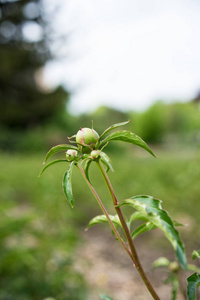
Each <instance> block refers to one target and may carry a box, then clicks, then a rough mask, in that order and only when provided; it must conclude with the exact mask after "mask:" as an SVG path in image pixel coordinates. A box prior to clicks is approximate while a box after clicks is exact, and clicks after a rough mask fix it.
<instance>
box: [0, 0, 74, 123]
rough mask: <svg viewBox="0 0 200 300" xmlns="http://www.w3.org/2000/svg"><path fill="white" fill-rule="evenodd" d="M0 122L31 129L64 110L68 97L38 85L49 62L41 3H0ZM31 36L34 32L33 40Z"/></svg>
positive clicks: (65, 94)
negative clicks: (35, 34) (43, 69)
mask: <svg viewBox="0 0 200 300" xmlns="http://www.w3.org/2000/svg"><path fill="white" fill-rule="evenodd" d="M0 3H1V7H0V60H1V65H0V95H1V101H0V122H1V125H4V126H6V127H11V128H15V129H16V127H18V128H20V129H24V128H30V127H35V126H37V125H38V124H42V123H44V121H46V120H47V119H49V118H50V117H52V116H54V115H56V114H57V113H59V112H61V111H62V110H63V109H65V105H66V101H67V100H68V93H67V92H66V91H65V90H64V89H63V88H62V87H58V88H57V89H56V90H54V91H51V92H50V91H47V89H45V88H44V86H43V85H42V67H43V66H44V65H45V63H46V62H47V61H48V60H50V59H52V55H51V53H50V47H49V44H50V41H49V39H50V36H49V32H50V31H49V32H48V26H49V25H48V22H47V19H48V18H47V15H45V14H44V9H43V7H42V1H38V0H32V1H30V0H23V1H9V0H6V1H0ZM32 32H37V33H38V35H37V36H35V37H34V35H33V34H32Z"/></svg>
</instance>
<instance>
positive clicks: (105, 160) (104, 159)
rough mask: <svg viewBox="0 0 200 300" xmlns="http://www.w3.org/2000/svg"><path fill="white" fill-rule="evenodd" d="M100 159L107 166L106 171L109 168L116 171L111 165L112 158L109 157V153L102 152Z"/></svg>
mask: <svg viewBox="0 0 200 300" xmlns="http://www.w3.org/2000/svg"><path fill="white" fill-rule="evenodd" d="M100 159H101V161H102V162H103V163H104V165H105V166H106V167H107V170H106V172H108V171H109V170H111V171H112V172H114V170H113V167H112V165H111V161H110V158H109V157H108V155H107V154H106V153H105V152H101V154H100Z"/></svg>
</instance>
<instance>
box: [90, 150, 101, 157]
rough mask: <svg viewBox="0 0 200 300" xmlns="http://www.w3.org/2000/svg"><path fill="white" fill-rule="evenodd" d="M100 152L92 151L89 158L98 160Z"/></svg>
mask: <svg viewBox="0 0 200 300" xmlns="http://www.w3.org/2000/svg"><path fill="white" fill-rule="evenodd" d="M100 153H101V151H99V150H92V152H91V153H90V156H91V158H94V159H95V158H98V157H99V156H100Z"/></svg>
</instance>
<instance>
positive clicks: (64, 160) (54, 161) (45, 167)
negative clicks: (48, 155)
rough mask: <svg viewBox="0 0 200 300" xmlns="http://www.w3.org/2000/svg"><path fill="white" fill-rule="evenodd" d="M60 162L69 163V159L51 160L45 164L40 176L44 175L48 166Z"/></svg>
mask: <svg viewBox="0 0 200 300" xmlns="http://www.w3.org/2000/svg"><path fill="white" fill-rule="evenodd" d="M59 162H67V163H68V161H67V160H66V159H56V160H53V161H51V162H50V163H48V164H47V165H45V166H44V167H43V169H42V171H41V172H40V174H39V176H38V177H40V176H41V175H42V173H43V172H44V171H45V170H46V169H47V168H48V167H50V166H52V165H54V164H57V163H59Z"/></svg>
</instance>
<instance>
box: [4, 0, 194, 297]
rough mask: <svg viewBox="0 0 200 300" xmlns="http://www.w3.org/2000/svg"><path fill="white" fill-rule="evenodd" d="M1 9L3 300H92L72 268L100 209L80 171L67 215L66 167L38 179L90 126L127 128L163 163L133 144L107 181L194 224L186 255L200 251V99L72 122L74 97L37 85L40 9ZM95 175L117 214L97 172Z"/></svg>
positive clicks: (112, 150)
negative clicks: (35, 31) (57, 149)
mask: <svg viewBox="0 0 200 300" xmlns="http://www.w3.org/2000/svg"><path fill="white" fill-rule="evenodd" d="M0 4H1V7H0V9H1V10H0V12H1V14H0V62H1V63H0V170H1V172H0V209H1V222H0V229H1V235H0V243H1V245H0V300H11V299H20V300H37V299H38V300H39V299H45V298H47V297H54V298H55V299H58V300H73V299H74V300H79V299H80V300H81V299H83V300H84V299H87V289H88V284H87V282H86V280H85V278H84V276H83V274H81V273H80V272H79V271H78V270H77V269H75V268H74V262H75V260H76V249H78V248H79V247H81V242H82V238H80V235H81V232H82V231H83V230H84V228H85V227H86V225H87V223H88V221H89V220H90V218H92V217H93V216H95V215H96V214H99V213H100V211H99V208H98V205H97V204H96V203H95V201H94V199H93V196H92V195H91V194H90V191H89V190H87V188H86V185H85V183H84V182H83V180H82V178H81V177H80V175H79V174H78V173H76V172H75V174H74V177H73V187H74V196H75V208H74V209H71V208H70V207H69V205H68V203H67V202H66V200H65V197H64V194H63V192H62V186H61V182H62V176H63V173H64V171H65V166H62V165H57V166H53V167H52V168H51V169H49V171H48V172H46V173H44V175H43V176H42V177H41V178H38V174H39V172H40V170H41V167H42V162H43V160H44V156H45V153H46V152H47V151H48V150H49V148H50V147H52V146H54V145H56V144H62V143H67V137H68V136H71V135H73V134H75V133H76V132H77V130H79V128H80V127H91V124H92V120H93V123H94V129H95V130H96V131H98V132H99V133H101V132H103V131H104V129H105V128H106V127H108V126H110V125H112V124H114V123H118V122H122V121H126V120H128V119H130V123H129V124H128V125H127V126H126V129H129V130H131V131H133V132H135V133H136V134H138V135H140V136H141V137H142V138H143V139H144V140H145V141H146V142H147V143H148V144H149V146H150V147H151V148H152V150H153V151H154V152H155V154H156V155H157V156H158V158H157V159H154V158H153V157H150V155H149V154H148V153H145V151H144V150H142V149H141V150H140V149H139V148H137V147H133V146H130V145H126V146H124V145H121V144H120V143H119V144H118V143H117V144H116V145H115V146H113V145H112V143H111V144H110V145H109V147H108V154H109V155H110V157H111V160H112V163H113V167H114V169H115V172H114V173H112V174H110V178H111V181H112V183H113V186H114V188H115V190H116V194H117V196H118V198H119V200H123V199H124V198H126V197H129V196H132V195H136V194H150V195H153V196H154V197H156V198H159V199H162V200H163V207H164V208H165V209H166V210H168V211H170V214H171V216H173V217H174V218H175V219H176V220H177V221H180V222H183V223H188V224H189V226H188V228H187V230H185V231H184V229H181V234H182V237H183V239H184V240H185V241H186V243H187V247H186V251H187V254H188V255H190V253H191V251H192V249H193V248H194V247H198V248H199V236H200V231H199V222H200V214H199V211H200V184H199V182H200V106H199V104H200V102H199V101H200V98H199V97H197V98H196V99H189V100H188V102H187V103H184V104H183V103H176V102H175V103H173V104H164V103H163V102H162V100H159V101H157V102H155V104H154V105H152V106H151V107H150V108H149V109H147V110H146V111H144V112H142V113H138V112H135V111H129V112H126V113H124V112H120V111H117V110H115V109H112V108H109V107H99V109H98V110H97V111H95V112H94V113H93V114H84V115H80V116H77V117H75V116H72V115H70V114H69V113H68V111H67V104H68V102H69V94H70V92H69V91H66V90H65V89H64V88H63V87H58V88H56V89H55V90H54V91H49V90H46V89H45V87H42V86H41V85H40V84H38V77H37V76H36V75H37V74H38V70H39V69H40V68H42V66H43V65H44V64H45V63H46V62H47V61H48V60H50V59H52V54H51V52H50V50H49V46H48V45H49V43H50V42H51V35H50V34H49V32H48V30H47V28H48V26H49V24H48V20H46V19H45V16H44V12H43V13H42V9H41V8H42V6H41V4H40V1H0ZM30 22H34V23H35V24H36V25H37V26H39V28H40V30H41V31H42V32H43V34H42V37H40V38H37V39H35V40H31V39H28V38H25V36H24V34H23V32H24V31H23V30H24V28H25V27H26V26H28V25H30V24H29V23H30ZM36 79H37V80H36ZM61 156H62V154H61ZM63 156H64V154H63ZM91 172H92V174H93V175H95V176H96V177H95V178H94V179H93V180H94V184H95V185H96V186H97V185H98V186H97V190H98V191H100V194H101V195H102V199H103V201H104V202H105V204H106V205H107V207H108V208H110V209H111V211H112V208H111V203H110V200H109V199H108V198H107V194H105V195H104V192H103V191H104V188H105V187H104V183H103V182H102V181H101V180H100V177H99V175H96V173H97V172H96V169H95V167H92V170H91ZM92 174H91V177H92ZM127 213H128V211H127ZM158 245H159V243H158ZM159 246H160V247H161V248H162V243H160V245H159Z"/></svg>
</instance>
